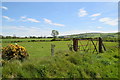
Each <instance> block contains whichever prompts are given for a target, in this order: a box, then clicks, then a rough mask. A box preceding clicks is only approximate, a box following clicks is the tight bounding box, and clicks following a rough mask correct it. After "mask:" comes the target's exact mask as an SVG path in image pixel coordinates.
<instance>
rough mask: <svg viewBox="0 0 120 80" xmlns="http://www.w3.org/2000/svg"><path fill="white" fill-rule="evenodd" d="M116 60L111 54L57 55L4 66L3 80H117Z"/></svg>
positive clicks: (67, 53) (116, 57)
mask: <svg viewBox="0 0 120 80" xmlns="http://www.w3.org/2000/svg"><path fill="white" fill-rule="evenodd" d="M116 50H117V49H116ZM108 54H109V55H108ZM119 58H120V56H118V54H117V51H116V52H113V50H109V51H108V52H105V53H101V54H86V53H80V52H77V53H75V52H68V51H64V52H63V51H59V52H57V53H56V55H55V56H53V57H41V58H30V59H28V60H26V61H24V62H20V61H11V62H9V63H6V64H5V65H4V67H3V78H94V79H96V78H118V59H119Z"/></svg>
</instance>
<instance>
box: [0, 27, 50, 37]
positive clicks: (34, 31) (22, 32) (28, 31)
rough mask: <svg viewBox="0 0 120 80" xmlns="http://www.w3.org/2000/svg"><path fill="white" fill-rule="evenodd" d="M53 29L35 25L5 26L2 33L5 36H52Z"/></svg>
mask: <svg viewBox="0 0 120 80" xmlns="http://www.w3.org/2000/svg"><path fill="white" fill-rule="evenodd" d="M51 31H52V30H51V29H47V28H39V27H35V26H29V27H28V26H4V27H3V28H2V34H3V35H4V36H8V35H10V36H13V34H15V35H16V36H50V35H51Z"/></svg>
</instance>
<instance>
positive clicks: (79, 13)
mask: <svg viewBox="0 0 120 80" xmlns="http://www.w3.org/2000/svg"><path fill="white" fill-rule="evenodd" d="M86 15H88V13H87V11H86V10H84V9H79V12H78V16H79V17H84V16H86Z"/></svg>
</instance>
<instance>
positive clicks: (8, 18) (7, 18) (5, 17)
mask: <svg viewBox="0 0 120 80" xmlns="http://www.w3.org/2000/svg"><path fill="white" fill-rule="evenodd" d="M2 17H3V18H4V19H6V20H8V21H14V19H12V18H10V17H8V16H2Z"/></svg>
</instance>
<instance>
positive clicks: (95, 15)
mask: <svg viewBox="0 0 120 80" xmlns="http://www.w3.org/2000/svg"><path fill="white" fill-rule="evenodd" d="M100 15H101V13H96V14H93V15H91V16H90V17H97V16H100Z"/></svg>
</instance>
